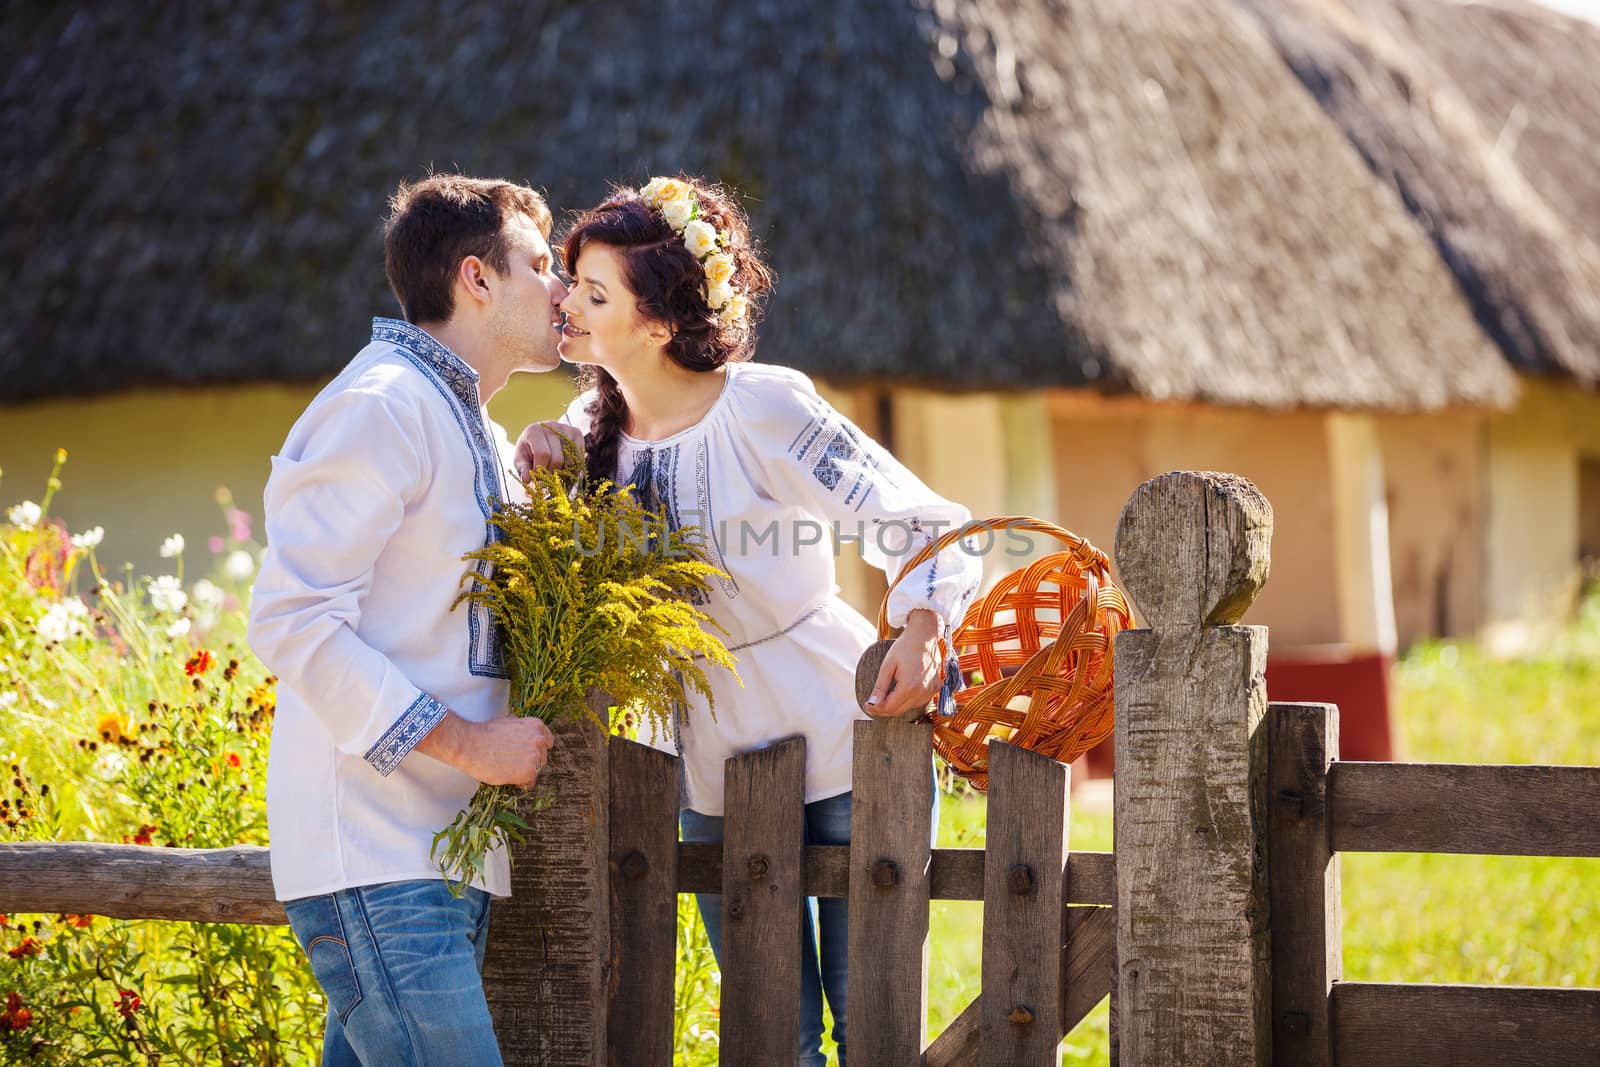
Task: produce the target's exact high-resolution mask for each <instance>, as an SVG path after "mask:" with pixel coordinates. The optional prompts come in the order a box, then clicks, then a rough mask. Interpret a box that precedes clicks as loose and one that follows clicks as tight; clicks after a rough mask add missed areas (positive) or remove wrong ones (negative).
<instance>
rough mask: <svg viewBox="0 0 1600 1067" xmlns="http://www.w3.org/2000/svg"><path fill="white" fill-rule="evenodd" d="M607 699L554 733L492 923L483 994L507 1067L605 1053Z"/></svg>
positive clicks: (546, 1066)
mask: <svg viewBox="0 0 1600 1067" xmlns="http://www.w3.org/2000/svg"><path fill="white" fill-rule="evenodd" d="M607 703H608V701H607V699H606V697H605V696H604V695H603V694H599V693H595V694H591V696H590V699H589V707H590V710H591V711H593V712H594V713H595V715H596V718H591V717H589V716H587V715H570V716H567V717H565V718H563V719H559V720H557V722H556V723H554V724H553V725H552V727H551V729H552V730H553V731H554V733H555V735H556V744H555V747H554V748H553V749H552V750H551V757H550V762H549V764H548V765H546V767H545V769H544V771H543V772H541V773H540V775H539V783H538V785H537V786H536V787H535V792H536V794H537V795H543V796H547V797H549V798H550V805H549V807H546V808H544V809H542V810H541V811H539V812H538V814H537V815H535V816H534V817H532V818H530V819H529V820H528V822H529V824H530V827H531V828H530V829H529V831H528V832H527V833H526V835H525V836H524V840H523V841H521V842H520V843H518V844H514V845H513V846H512V848H511V858H512V867H511V892H512V895H511V898H510V899H509V900H497V901H495V903H494V913H493V916H492V917H491V919H490V923H489V930H490V933H489V954H488V958H487V959H486V960H485V963H484V980H483V984H484V991H485V992H486V993H487V995H488V998H489V1011H490V1014H491V1015H492V1016H493V1018H494V1028H495V1034H496V1036H498V1037H499V1039H500V1051H501V1054H502V1056H504V1058H505V1062H506V1064H507V1065H508V1067H514V1065H515V1067H520V1065H525V1064H527V1065H531V1064H538V1065H539V1067H558V1065H566V1064H573V1065H577V1064H584V1065H588V1064H592V1063H595V1062H597V1061H598V1060H599V1059H600V1057H601V1056H602V1055H604V1050H605V1042H606V979H607V971H608V970H609V969H610V961H611V901H610V888H609V885H608V883H609V881H610V879H609V877H608V874H607V863H606V848H605V827H606V814H605V812H606V801H607V799H608V794H609V792H610V781H609V778H610V776H609V775H608V774H607V771H606V755H607V746H606V732H605V729H604V728H603V727H602V726H601V723H602V722H604V721H605V719H606V715H607Z"/></svg>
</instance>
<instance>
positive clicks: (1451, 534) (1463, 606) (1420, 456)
mask: <svg viewBox="0 0 1600 1067" xmlns="http://www.w3.org/2000/svg"><path fill="white" fill-rule="evenodd" d="M1488 419H1489V416H1488V415H1487V414H1485V413H1482V412H1437V413H1431V414H1426V415H1385V416H1378V417H1377V425H1378V436H1379V442H1380V446H1381V448H1382V450H1383V461H1384V473H1385V487H1386V488H1385V495H1386V497H1387V501H1388V505H1389V563H1390V570H1391V573H1392V575H1393V581H1394V612H1395V625H1396V630H1397V633H1398V636H1399V642H1400V645H1401V646H1402V647H1403V646H1405V645H1409V644H1411V643H1413V642H1415V641H1418V640H1421V639H1422V638H1425V637H1433V636H1454V635H1462V636H1466V635H1470V634H1472V633H1474V632H1475V631H1476V630H1477V628H1478V627H1479V626H1480V625H1481V623H1482V620H1483V611H1484V590H1483V568H1484V561H1485V559H1484V545H1485V541H1484V536H1485V531H1484V525H1483V523H1484V514H1485V502H1484V492H1485V489H1486V481H1485V479H1486V474H1485V463H1486V459H1487V453H1486V448H1487V436H1486V435H1487V432H1488V431H1487V426H1488Z"/></svg>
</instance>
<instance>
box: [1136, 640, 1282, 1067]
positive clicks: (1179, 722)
mask: <svg viewBox="0 0 1600 1067" xmlns="http://www.w3.org/2000/svg"><path fill="white" fill-rule="evenodd" d="M1266 651H1267V634H1266V631H1265V629H1263V628H1260V627H1245V626H1207V627H1204V628H1200V627H1193V628H1191V629H1189V630H1187V631H1181V630H1171V631H1167V632H1162V631H1158V630H1130V631H1125V632H1124V633H1121V634H1119V635H1118V636H1117V650H1116V654H1117V659H1116V692H1117V723H1116V746H1117V789H1116V798H1115V818H1116V827H1117V849H1116V857H1117V922H1118V931H1117V941H1118V956H1119V958H1118V969H1119V974H1118V986H1117V1012H1118V1015H1117V1025H1118V1031H1117V1040H1118V1050H1119V1053H1120V1056H1121V1061H1122V1062H1123V1063H1124V1064H1130V1065H1132V1067H1144V1065H1147V1064H1170V1063H1183V1064H1195V1065H1202V1064H1217V1065H1219V1067H1250V1065H1257V1067H1264V1065H1265V1064H1266V1063H1267V1062H1268V1060H1269V1057H1270V1053H1271V1044H1272V1030H1271V976H1270V973H1269V958H1268V954H1269V931H1268V928H1267V925H1268V901H1267V884H1266V864H1265V853H1266V839H1265V837H1266V826H1265V807H1264V802H1265V786H1266V740H1267V731H1266V729H1265V726H1264V724H1263V719H1264V717H1265V713H1266V683H1265V673H1264V672H1265V667H1266Z"/></svg>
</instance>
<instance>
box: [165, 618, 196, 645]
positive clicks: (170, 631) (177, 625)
mask: <svg viewBox="0 0 1600 1067" xmlns="http://www.w3.org/2000/svg"><path fill="white" fill-rule="evenodd" d="M191 625H193V624H192V623H190V622H189V620H188V619H177V620H175V621H174V622H173V624H172V625H171V626H168V627H167V636H168V637H170V638H172V639H174V640H176V639H178V638H180V637H184V636H186V635H187V634H188V633H189V627H190V626H191Z"/></svg>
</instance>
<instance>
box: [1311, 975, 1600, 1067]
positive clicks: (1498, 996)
mask: <svg viewBox="0 0 1600 1067" xmlns="http://www.w3.org/2000/svg"><path fill="white" fill-rule="evenodd" d="M1333 1038H1334V1047H1335V1048H1336V1049H1337V1051H1338V1060H1337V1062H1338V1063H1339V1065H1340V1067H1501V1065H1512V1064H1527V1065H1529V1067H1534V1065H1537V1067H1592V1065H1593V1064H1594V1063H1595V1060H1596V1050H1597V1049H1600V989H1539V988H1529V987H1526V986H1468V985H1414V984H1394V985H1390V984H1385V983H1381V982H1339V983H1336V984H1335V985H1334V987H1333Z"/></svg>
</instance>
